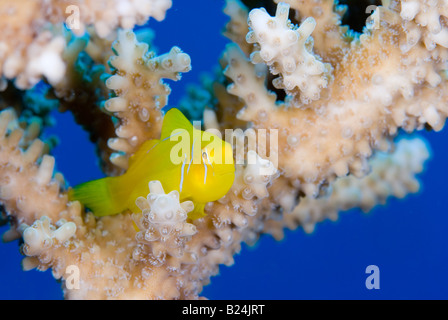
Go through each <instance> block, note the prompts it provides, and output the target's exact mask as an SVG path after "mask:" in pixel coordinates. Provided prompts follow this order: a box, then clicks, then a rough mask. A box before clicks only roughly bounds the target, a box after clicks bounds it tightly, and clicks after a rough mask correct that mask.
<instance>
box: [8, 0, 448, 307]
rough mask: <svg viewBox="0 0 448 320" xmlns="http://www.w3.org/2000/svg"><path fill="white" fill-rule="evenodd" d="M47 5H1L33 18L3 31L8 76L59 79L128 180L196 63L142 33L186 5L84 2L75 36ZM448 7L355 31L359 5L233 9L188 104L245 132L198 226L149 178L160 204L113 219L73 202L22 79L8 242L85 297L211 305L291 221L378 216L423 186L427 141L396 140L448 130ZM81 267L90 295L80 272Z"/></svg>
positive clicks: (392, 13)
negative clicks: (224, 277) (243, 260)
mask: <svg viewBox="0 0 448 320" xmlns="http://www.w3.org/2000/svg"><path fill="white" fill-rule="evenodd" d="M275 2H277V1H275ZM37 3H38V2H33V5H37ZM43 3H44V5H43V6H42V7H39V8H37V7H33V5H32V4H31V3H29V4H26V3H24V4H23V6H22V4H21V5H17V4H13V3H12V2H10V1H4V2H2V3H1V5H0V11H3V12H6V11H8V12H13V15H14V14H15V18H16V19H17V21H19V20H20V21H22V22H23V21H25V22H28V23H27V24H22V25H21V24H18V23H13V22H12V21H9V20H8V19H5V20H3V21H2V23H1V25H2V26H3V28H4V29H5V30H6V32H5V33H4V34H3V36H2V37H1V38H0V48H1V49H2V50H3V51H2V54H0V66H1V67H0V68H1V69H0V70H1V73H2V74H3V76H4V77H5V78H6V79H11V80H14V85H15V86H16V87H17V88H19V89H24V88H29V87H31V86H33V85H35V84H36V83H37V82H38V81H39V80H40V79H41V78H43V80H45V81H46V82H47V84H48V85H49V88H48V90H47V97H48V98H56V101H57V103H59V106H60V110H61V111H70V112H72V113H73V114H74V115H75V121H77V122H78V123H79V124H81V125H82V126H83V128H84V129H85V130H87V131H88V132H89V134H90V140H91V141H92V142H93V143H95V145H96V146H97V150H98V154H99V157H100V161H101V164H102V168H103V169H104V171H105V173H107V174H109V175H116V174H120V173H122V172H124V171H125V170H126V169H127V168H128V163H129V159H130V157H131V156H132V155H133V154H135V152H137V150H139V148H140V146H142V144H143V143H144V142H146V141H148V140H151V139H158V138H160V134H161V125H162V119H163V108H164V107H165V106H166V105H167V101H168V96H169V94H170V88H169V86H168V84H167V83H165V82H164V81H162V79H169V80H179V79H180V74H181V73H182V72H187V71H189V70H190V69H191V65H190V62H191V61H190V56H189V55H187V54H186V53H183V52H182V51H181V50H180V49H179V48H178V47H173V48H172V49H171V50H170V51H169V52H168V53H166V54H162V55H157V54H156V53H155V52H154V51H150V50H149V49H150V44H148V43H147V42H146V41H142V40H141V39H139V38H138V35H136V33H134V32H133V31H131V30H129V29H131V28H133V27H134V26H135V25H136V24H142V23H143V22H145V21H146V20H147V19H148V17H154V18H156V19H158V20H161V19H163V18H164V15H165V11H166V10H167V9H168V8H169V7H170V6H171V1H166V0H165V1H163V0H148V1H132V0H127V1H125V0H122V1H118V0H115V1H112V0H110V1H96V2H93V1H92V2H90V1H84V2H79V3H77V2H76V1H75V3H71V4H74V5H75V6H78V7H79V9H80V12H81V14H80V21H79V23H80V25H79V28H78V29H77V30H76V29H74V30H72V31H67V30H65V31H61V30H62V28H61V27H62V26H61V23H62V22H64V21H65V16H64V12H65V11H64V10H63V9H65V8H66V6H67V5H68V4H67V3H65V1H58V2H57V3H56V2H52V1H44V2H43ZM142 5H143V7H142ZM443 5H444V1H432V2H429V1H425V0H419V1H406V0H403V1H398V0H395V1H383V6H382V7H379V8H378V9H377V10H379V11H377V12H376V15H375V18H377V19H380V21H379V25H380V28H370V29H369V28H366V29H364V32H363V33H362V34H360V35H355V36H354V35H353V33H351V32H349V31H348V28H347V27H345V26H341V22H340V21H341V17H342V16H343V14H344V12H345V10H344V8H343V7H341V6H336V5H335V4H334V3H333V1H330V0H322V1H312V2H311V1H286V2H284V3H283V2H282V3H278V5H277V11H276V13H275V15H270V14H268V13H267V11H266V10H264V9H263V8H261V9H259V8H255V9H253V10H250V9H249V8H247V7H246V6H245V5H244V4H243V3H241V2H240V1H238V0H227V4H226V7H225V9H224V12H225V13H226V14H227V15H229V17H230V22H229V23H228V24H227V26H226V28H225V31H224V34H225V35H226V36H227V37H228V38H230V39H231V40H232V41H233V42H234V43H233V44H229V45H228V46H227V48H226V49H225V51H224V54H223V56H222V58H221V60H220V64H221V67H222V70H221V74H220V75H218V76H217V77H216V79H215V80H214V82H213V83H211V81H208V82H207V84H206V86H205V90H204V92H202V93H201V92H196V93H194V94H193V93H191V94H190V97H189V100H188V101H187V102H185V103H184V104H185V105H184V106H183V108H188V106H194V109H195V110H191V114H189V115H190V116H191V117H194V118H197V117H198V116H197V115H198V114H200V113H202V112H199V113H198V110H201V105H202V106H203V107H204V108H205V107H206V109H205V110H204V113H203V124H204V126H205V128H208V129H212V128H213V129H215V130H218V131H220V132H222V133H223V134H227V132H228V129H235V130H234V131H233V132H232V133H231V135H230V136H229V137H228V138H229V140H232V141H233V147H234V154H235V163H236V168H235V182H234V184H233V186H232V187H231V189H230V190H229V192H228V193H227V194H226V195H225V196H224V197H223V198H221V199H219V200H217V201H215V202H210V203H208V204H207V205H206V207H205V212H206V216H205V217H203V218H200V219H196V220H192V219H189V218H188V215H187V214H188V212H190V211H191V210H192V209H193V206H194V205H193V203H192V202H191V201H184V202H180V201H179V192H178V191H179V190H167V189H166V187H165V186H163V185H162V184H161V183H160V182H159V181H145V183H148V185H149V194H142V195H140V197H138V198H137V199H135V201H136V205H137V206H138V208H139V209H140V211H141V212H129V211H125V212H122V213H121V214H118V215H113V216H105V217H101V218H99V217H95V216H94V215H93V214H92V213H91V212H89V210H88V209H87V208H84V207H83V206H82V204H81V203H79V202H77V201H73V202H71V201H69V200H68V189H69V188H70V187H67V185H68V183H67V182H66V181H64V178H63V177H62V175H61V174H60V173H54V172H53V170H54V165H55V159H54V158H53V157H52V156H51V155H49V154H48V153H50V152H51V150H50V148H48V147H45V144H44V143H43V142H42V141H41V140H40V139H39V138H38V135H39V130H40V126H41V125H45V122H44V121H42V122H41V124H40V125H36V122H34V121H23V120H22V121H19V120H18V117H21V118H26V117H27V114H30V113H29V112H28V113H27V109H29V107H27V105H26V104H24V103H23V101H22V100H21V99H19V97H17V95H16V94H15V93H16V91H15V90H16V89H15V88H12V84H9V86H8V88H7V89H6V88H5V89H6V90H4V91H3V95H2V100H0V103H1V106H2V109H3V111H2V112H1V113H0V201H1V203H2V204H3V206H4V208H5V212H6V215H7V216H8V219H9V222H10V227H11V229H10V230H9V231H8V232H7V233H6V234H5V235H4V239H5V240H8V241H12V240H15V239H19V238H22V239H23V244H22V246H21V252H22V253H23V254H24V255H25V256H26V258H25V259H24V263H23V266H24V269H25V270H29V269H32V268H38V269H39V270H46V269H51V270H52V272H53V275H54V277H55V278H56V279H61V280H62V283H63V290H64V295H65V298H67V299H133V298H135V299H137V298H140V299H197V298H199V297H200V294H201V291H202V288H203V286H204V285H206V284H208V283H209V281H210V277H211V276H213V275H216V274H217V273H218V271H219V265H221V264H224V265H231V264H233V262H234V260H233V257H234V255H235V254H236V253H238V252H239V251H240V249H241V246H242V244H243V243H247V244H254V243H256V241H257V240H258V238H259V237H260V235H262V234H271V235H273V236H274V237H275V238H276V239H281V238H283V232H284V229H285V228H289V229H295V228H297V227H298V226H301V227H303V228H304V229H305V231H307V232H312V231H313V230H314V227H315V225H316V223H318V222H320V221H323V220H325V219H333V220H336V219H337V218H338V212H340V211H342V210H347V209H350V208H355V207H360V208H362V209H363V210H365V211H368V210H370V209H371V208H373V207H374V206H375V205H377V204H383V203H384V202H385V201H386V199H387V198H388V197H391V196H393V197H398V198H402V197H404V196H406V195H407V194H409V193H414V192H417V191H418V190H419V183H418V181H417V179H416V174H418V173H420V172H421V171H422V168H423V164H424V162H425V161H426V159H427V158H428V156H429V153H428V150H427V147H426V145H425V143H423V142H422V140H420V139H418V138H414V139H412V140H406V139H400V140H398V142H396V143H394V138H395V137H396V136H397V135H398V133H399V130H400V129H402V130H403V131H406V132H412V131H415V130H420V129H423V128H425V127H426V128H428V129H433V130H435V131H439V130H441V129H442V128H443V126H444V123H445V118H446V116H447V114H448V110H447V105H448V104H447V103H448V99H447V94H446V92H447V87H446V86H447V79H446V69H447V58H448V51H447V48H446V43H447V42H448V40H447V39H448V37H447V36H446V27H447V26H446V20H445V18H446V16H447V14H446V12H445V11H446V10H445V8H444V7H443ZM30 8H35V9H36V10H34V14H32V12H31V11H30ZM105 8H107V10H103V9H105ZM433 17H436V18H437V19H438V21H439V23H434V22H433V21H434V20H433V19H432V18H433ZM290 18H291V19H293V21H291V20H290ZM246 21H247V22H248V23H246ZM118 27H122V28H126V30H117V28H118ZM84 31H86V32H87V33H86V34H85V35H83V36H81V35H82V34H83V33H84ZM14 32H15V33H18V34H19V35H20V37H21V38H22V42H21V43H18V42H17V41H16V39H12V37H11V35H12V34H13V33H14ZM71 32H73V33H71ZM112 40H113V41H112ZM109 46H111V50H109V48H108V47H109ZM151 49H152V48H151ZM48 60H51V61H53V62H54V64H53V65H52V66H51V68H49V67H48V62H47V61H48ZM106 61H108V65H105V63H106ZM193 63H194V59H193ZM193 91H194V89H192V92H193ZM11 93H12V95H10V94H11ZM19 96H20V94H19ZM185 101H186V100H185ZM35 115H36V113H33V116H35ZM37 115H38V114H37ZM192 120H196V119H192ZM27 123H28V127H25V124H27ZM236 129H239V130H236ZM254 137H257V139H258V140H256V143H254V141H253V140H251V138H254ZM226 138H227V137H226ZM277 138H278V139H277ZM246 139H248V140H250V141H249V144H247V145H246V144H245V142H246ZM380 151H382V152H380ZM131 159H132V158H131ZM131 161H132V160H131ZM147 165H148V166H151V164H150V163H149V164H147ZM24 186H26V187H27V188H26V189H25V188H24ZM130 187H132V186H130ZM38 200H39V201H38ZM73 266H74V267H75V268H77V270H79V274H78V279H77V280H78V282H79V286H72V284H71V282H70V281H72V278H71V276H70V274H69V273H67V270H68V269H69V268H72V267H73Z"/></svg>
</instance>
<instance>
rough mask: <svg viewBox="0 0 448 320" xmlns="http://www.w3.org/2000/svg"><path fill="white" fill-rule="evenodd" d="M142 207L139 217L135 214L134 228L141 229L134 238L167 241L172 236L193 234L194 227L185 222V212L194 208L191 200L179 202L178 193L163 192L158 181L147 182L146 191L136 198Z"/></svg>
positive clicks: (137, 203) (143, 240)
mask: <svg viewBox="0 0 448 320" xmlns="http://www.w3.org/2000/svg"><path fill="white" fill-rule="evenodd" d="M135 203H136V205H137V206H138V207H139V208H140V209H141V210H142V216H141V217H140V218H138V217H139V216H137V215H135V216H134V217H135V218H136V219H134V221H135V223H136V224H137V227H138V228H139V229H140V230H141V231H140V232H139V233H138V234H137V240H138V241H142V242H153V241H161V242H170V240H171V239H174V238H179V237H189V236H192V235H193V234H195V233H196V227H195V226H194V225H192V224H190V223H187V222H186V220H187V217H188V215H187V213H188V212H190V211H192V210H193V208H194V205H193V202H191V201H184V202H182V203H179V192H178V191H176V190H174V191H171V192H170V193H168V194H165V191H164V190H163V187H162V184H161V183H160V181H150V182H149V194H148V196H147V197H146V198H144V197H139V198H137V200H136V201H135Z"/></svg>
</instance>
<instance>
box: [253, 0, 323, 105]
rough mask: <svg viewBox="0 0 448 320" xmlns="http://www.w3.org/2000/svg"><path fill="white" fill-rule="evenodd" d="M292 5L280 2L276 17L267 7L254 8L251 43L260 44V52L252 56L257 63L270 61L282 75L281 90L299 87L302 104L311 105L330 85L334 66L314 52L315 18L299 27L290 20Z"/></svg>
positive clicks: (273, 72) (279, 79) (275, 84)
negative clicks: (289, 14) (323, 61)
mask: <svg viewBox="0 0 448 320" xmlns="http://www.w3.org/2000/svg"><path fill="white" fill-rule="evenodd" d="M288 13H289V5H288V4H286V3H279V4H278V6H277V12H276V14H275V17H271V16H270V15H269V14H268V13H267V12H266V10H265V9H264V8H262V9H254V10H252V11H251V12H250V14H249V26H250V28H251V31H249V33H248V34H247V37H246V41H247V42H248V43H258V44H259V45H260V47H261V50H260V51H255V52H253V53H252V55H251V60H252V62H253V63H266V64H267V65H268V66H270V71H271V73H272V74H274V75H276V74H280V75H281V76H280V77H279V78H277V79H275V81H274V82H273V84H274V86H275V87H277V88H278V89H286V91H293V90H297V89H296V88H298V89H299V91H300V99H301V101H302V103H304V104H308V103H310V102H311V101H312V100H318V99H319V98H320V91H321V89H322V88H326V87H327V85H328V82H329V78H330V76H331V66H330V65H329V64H328V63H322V62H321V61H319V60H318V58H319V57H317V56H316V55H315V54H313V53H312V50H311V47H312V38H311V37H310V36H311V33H312V32H313V30H314V28H315V27H316V21H315V20H314V18H312V17H309V18H307V19H305V21H303V23H302V24H301V26H300V27H299V28H295V26H294V25H292V24H291V21H289V20H288Z"/></svg>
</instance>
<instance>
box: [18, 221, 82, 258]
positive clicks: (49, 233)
mask: <svg viewBox="0 0 448 320" xmlns="http://www.w3.org/2000/svg"><path fill="white" fill-rule="evenodd" d="M56 224H57V226H59V228H57V229H56V227H55V226H54V225H52V224H51V220H50V218H48V217H46V216H43V217H42V218H40V219H39V220H36V221H35V222H34V223H33V224H32V225H31V226H27V225H22V227H21V229H23V241H24V246H23V253H25V254H26V255H27V256H36V255H39V254H41V253H43V252H44V251H45V250H48V249H49V248H51V247H52V246H53V245H54V244H55V243H58V244H63V243H64V242H65V241H67V240H68V239H70V238H71V237H72V236H73V235H74V234H75V232H76V224H75V223H73V222H66V221H64V220H60V221H58V222H57V223H56Z"/></svg>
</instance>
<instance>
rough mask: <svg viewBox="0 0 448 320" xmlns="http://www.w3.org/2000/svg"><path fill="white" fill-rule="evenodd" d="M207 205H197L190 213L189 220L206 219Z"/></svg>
mask: <svg viewBox="0 0 448 320" xmlns="http://www.w3.org/2000/svg"><path fill="white" fill-rule="evenodd" d="M205 216H206V214H205V203H195V204H194V209H193V211H191V212H189V213H188V218H190V219H192V220H196V219H200V218H203V217H205Z"/></svg>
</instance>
